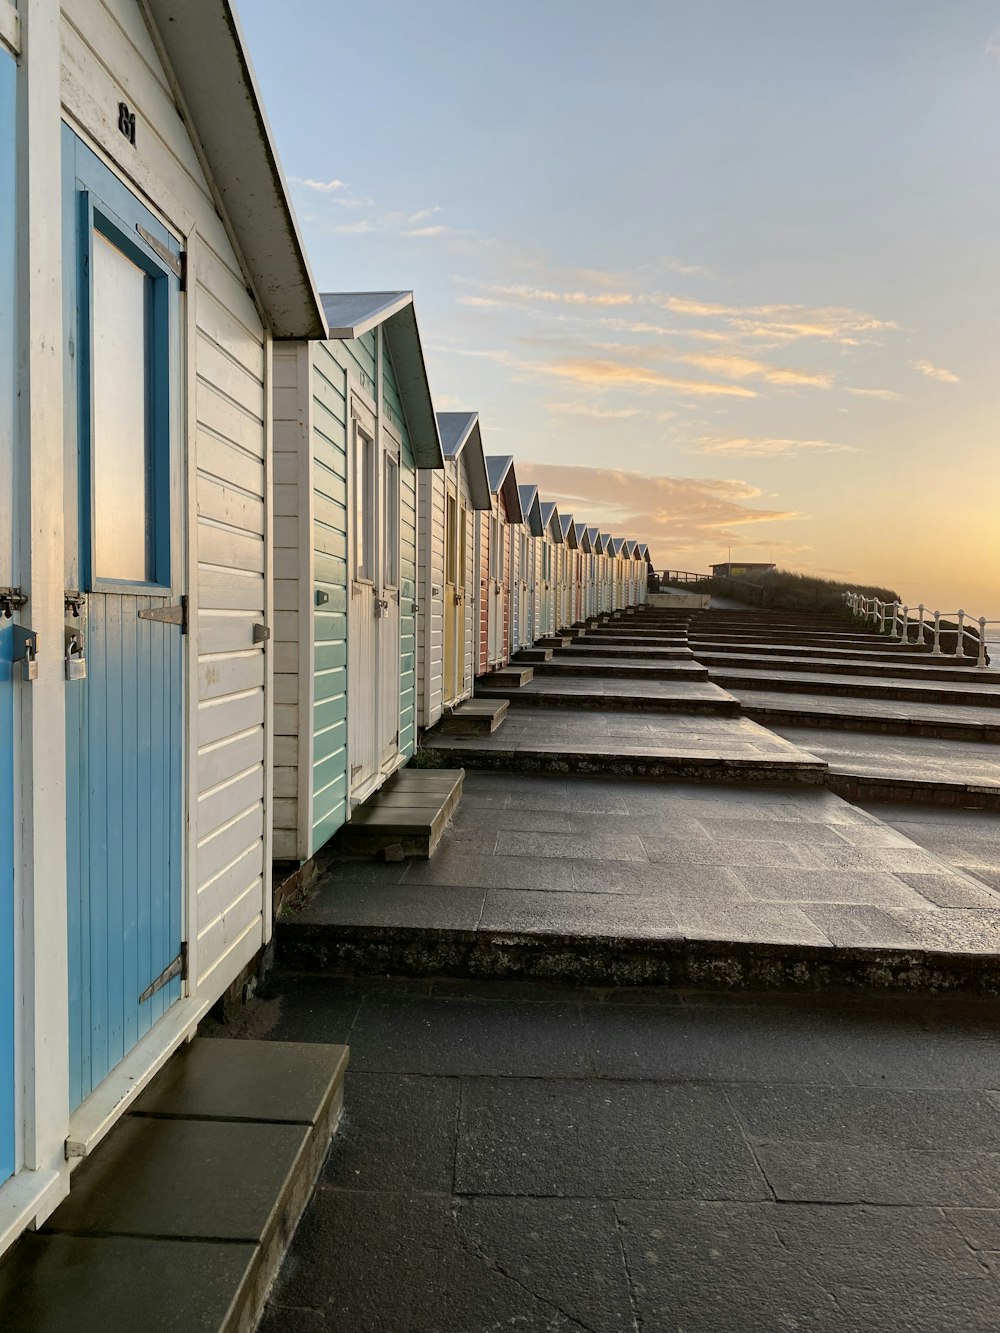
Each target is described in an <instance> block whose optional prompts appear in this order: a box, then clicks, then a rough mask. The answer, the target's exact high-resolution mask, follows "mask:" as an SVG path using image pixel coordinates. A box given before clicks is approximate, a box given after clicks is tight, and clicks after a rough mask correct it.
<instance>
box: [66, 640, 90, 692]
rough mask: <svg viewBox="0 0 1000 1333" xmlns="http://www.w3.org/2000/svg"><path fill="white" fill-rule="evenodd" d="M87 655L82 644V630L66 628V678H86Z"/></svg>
mask: <svg viewBox="0 0 1000 1333" xmlns="http://www.w3.org/2000/svg"><path fill="white" fill-rule="evenodd" d="M86 678H87V657H86V653H85V650H84V645H83V632H82V631H81V630H79V629H67V630H66V679H67V680H86Z"/></svg>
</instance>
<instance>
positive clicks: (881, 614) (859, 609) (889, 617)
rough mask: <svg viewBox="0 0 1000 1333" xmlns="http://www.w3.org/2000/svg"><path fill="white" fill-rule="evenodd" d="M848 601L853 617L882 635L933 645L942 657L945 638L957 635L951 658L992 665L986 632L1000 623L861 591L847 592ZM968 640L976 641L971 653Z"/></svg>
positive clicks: (845, 595) (932, 651) (907, 641)
mask: <svg viewBox="0 0 1000 1333" xmlns="http://www.w3.org/2000/svg"><path fill="white" fill-rule="evenodd" d="M844 601H845V602H846V603H847V606H848V609H849V610H850V611H851V612H852V614H854V615H856V616H858V617H859V618H860V619H862V620H870V621H872V622H873V623H874V624H875V625H877V626H878V630H879V633H880V634H887V635H888V636H889V637H890V638H891V639H895V640H896V641H897V642H898V643H914V644H918V645H919V646H920V647H926V646H927V643H928V642H930V645H931V653H932V654H934V655H936V656H938V657H941V656H944V655H945V654H944V653H943V650H942V648H941V640H942V638H943V637H944V636H945V635H949V634H954V635H955V648H954V651H949V653H948V654H947V656H949V657H975V658H976V659H977V660H976V666H977V667H983V668H985V667H987V666H988V665H989V663H988V662H987V660H986V647H987V634H986V631H987V630H988V629H989V628H990V626H994V625H995V626H1000V620H987V619H986V617H985V616H979V617H978V618H976V617H975V616H970V615H969V614H968V612H967V611H962V610H959V611H931V610H929V609H928V608H927V607H926V606H924V604H923V602H921V603H920V605H919V606H904V605H903V604H902V602H899V601H895V602H883V601H882V600H881V598H879V597H865V596H864V595H863V594H862V593H859V592H845V593H844ZM928 636H929V638H928ZM968 639H971V641H972V651H971V652H966V640H968Z"/></svg>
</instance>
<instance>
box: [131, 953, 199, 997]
mask: <svg viewBox="0 0 1000 1333" xmlns="http://www.w3.org/2000/svg"><path fill="white" fill-rule="evenodd" d="M187 974H188V947H187V940H185V941H184V942H183V944H182V945H181V951H180V953H179V954H178V955H177V957H176V958H175V959H174V960H173V962H172V963H168V964H167V966H166V967H165V968H164V969H163V971H162V972H161V973H160V975H159V976H158V977H157V978H156V980H155V981H152V982H150V984H149V985H148V986H147V987H146V989H145V990H144V991H143V992H142V994H141V995H140V996H139V1003H140V1004H145V1003H146V1001H147V1000H148V999H150V997H151V996H153V995H155V994H156V992H157V991H158V990H162V989H163V987H164V986H166V985H167V983H168V982H170V981H173V979H174V977H180V979H181V981H187Z"/></svg>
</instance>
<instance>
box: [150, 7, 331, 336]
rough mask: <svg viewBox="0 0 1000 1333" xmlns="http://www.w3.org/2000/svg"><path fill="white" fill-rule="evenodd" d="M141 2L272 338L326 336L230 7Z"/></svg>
mask: <svg viewBox="0 0 1000 1333" xmlns="http://www.w3.org/2000/svg"><path fill="white" fill-rule="evenodd" d="M143 3H144V6H145V11H146V15H147V18H148V21H149V24H150V27H151V29H152V32H153V36H154V40H155V41H156V42H157V44H158V45H159V47H160V48H161V53H162V55H163V57H164V58H165V61H166V64H167V67H168V72H169V74H170V76H171V77H172V79H173V80H174V81H175V82H176V85H177V91H178V93H179V94H180V100H181V102H182V103H183V107H182V114H184V115H185V118H190V121H191V122H193V123H192V124H190V125H189V126H188V128H189V130H190V132H191V133H192V135H193V137H194V140H195V143H196V145H197V146H198V148H199V150H200V152H201V153H202V154H203V157H204V160H205V163H206V165H207V167H208V169H209V184H210V186H211V188H212V189H213V191H214V193H215V195H216V197H217V199H218V202H219V204H220V206H221V209H222V211H223V214H224V217H225V221H226V225H227V226H228V227H229V229H230V232H231V235H232V237H233V240H234V242H235V245H236V248H237V249H238V251H239V254H240V257H241V259H242V262H243V263H244V264H245V265H246V268H247V270H248V272H247V277H248V278H249V280H250V282H251V284H252V286H253V290H254V292H255V294H256V297H257V300H258V302H259V304H260V307H261V311H262V314H263V316H264V318H265V319H266V321H267V325H268V327H269V329H270V331H271V333H272V335H273V336H274V337H275V338H280V339H287V338H323V337H325V336H326V321H325V320H324V318H323V308H322V306H321V304H320V300H319V297H318V295H317V292H316V283H315V281H314V279H313V275H312V270H311V269H310V267H309V259H308V257H307V255H306V248H305V243H304V242H303V239H302V234H301V232H300V230H299V224H298V220H297V218H296V216H295V211H294V209H293V207H292V202H291V198H290V195H289V191H288V185H287V182H286V181H285V176H284V172H283V171H282V169H281V163H280V161H279V160H278V153H277V149H276V147H275V142H274V136H273V134H272V133H271V127H270V125H269V124H268V120H267V115H266V113H265V111H264V103H263V99H262V97H261V94H260V89H259V88H258V86H257V78H256V75H255V74H254V71H253V66H252V65H251V63H250V57H249V54H248V52H247V45H246V41H245V40H244V37H243V31H242V28H241V26H240V22H239V18H238V17H237V15H236V11H235V9H234V8H233V5H232V4H231V3H230V0H143Z"/></svg>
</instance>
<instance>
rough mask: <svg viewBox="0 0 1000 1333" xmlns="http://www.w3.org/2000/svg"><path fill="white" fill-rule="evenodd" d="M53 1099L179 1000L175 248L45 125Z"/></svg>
mask: <svg viewBox="0 0 1000 1333" xmlns="http://www.w3.org/2000/svg"><path fill="white" fill-rule="evenodd" d="M63 135H64V138H63V205H64V234H65V246H66V256H65V257H66V265H65V270H66V275H67V276H66V306H67V308H66V352H67V365H68V367H69V370H68V374H69V379H70V383H69V386H68V387H69V392H68V393H67V422H66V434H67V440H68V449H67V460H68V463H67V484H68V486H69V487H71V488H73V489H75V493H76V496H77V500H78V503H77V505H76V506H75V513H74V514H73V518H72V522H71V520H70V516H69V511H70V510H71V509H72V508H73V506H72V504H71V501H70V499H69V496H67V531H68V533H69V534H70V535H69V536H68V538H67V561H66V580H67V581H66V590H67V599H66V613H67V614H66V628H65V633H66V644H65V650H66V674H67V683H66V712H67V765H68V809H67V834H68V884H69V986H70V1093H71V1106H73V1107H75V1106H77V1105H78V1104H79V1103H80V1102H81V1101H83V1099H84V1098H85V1097H86V1096H87V1095H88V1094H89V1093H90V1092H91V1091H92V1090H93V1089H94V1088H95V1087H96V1086H97V1084H99V1083H100V1082H101V1080H102V1079H103V1078H104V1077H105V1075H107V1074H108V1073H109V1072H110V1071H111V1070H112V1069H113V1068H114V1067H115V1066H116V1065H117V1064H118V1063H119V1062H120V1061H121V1060H122V1059H123V1058H124V1057H125V1056H126V1055H127V1054H128V1053H129V1051H130V1050H131V1049H132V1048H133V1047H134V1046H135V1045H136V1043H137V1042H138V1041H139V1040H140V1039H141V1038H142V1037H143V1036H144V1035H145V1033H146V1032H148V1031H149V1029H150V1028H151V1027H152V1025H153V1024H154V1023H155V1022H156V1020H157V1019H158V1018H159V1017H160V1016H161V1015H162V1014H163V1013H164V1012H165V1011H166V1009H167V1008H168V1007H169V1006H170V1005H171V1004H173V1003H174V1002H175V1001H176V1000H178V999H179V998H180V995H181V986H182V976H183V969H184V950H183V948H182V934H183V912H182V906H183V900H182V892H183V873H182V854H183V837H182V825H183V802H182V784H183V740H182V737H183V699H182V678H183V672H182V639H181V635H182V633H183V632H184V628H185V625H184V602H183V599H182V598H181V597H180V586H179V585H180V577H181V568H182V565H181V557H182V555H183V541H182V536H181V534H182V531H183V527H182V522H181V516H180V505H179V485H178V480H179V474H178V457H179V449H178V447H177V436H178V427H179V424H180V413H179V395H178V383H179V381H178V376H179V369H180V357H179V352H178V348H179V311H178V307H179V290H180V284H179V276H178V275H179V272H180V260H179V254H180V247H179V245H178V243H177V242H176V240H175V239H174V238H173V237H171V236H170V234H169V232H168V231H167V230H166V228H165V227H164V226H163V225H162V224H161V223H160V222H158V221H157V220H156V218H154V217H153V215H152V214H151V213H150V212H148V210H147V209H146V208H144V207H143V206H142V204H140V203H139V201H138V199H137V198H136V197H135V196H134V195H133V194H132V193H131V192H130V191H129V190H128V189H127V188H126V187H125V186H124V185H123V184H122V182H121V181H119V180H118V179H117V177H115V176H114V175H113V174H112V173H111V172H110V171H108V169H107V168H106V167H105V166H104V165H103V164H102V163H101V162H100V161H98V159H97V158H96V157H95V156H94V155H93V153H91V152H90V151H89V149H87V148H86V147H85V146H84V145H83V144H82V143H81V142H80V140H79V139H78V138H77V137H76V136H75V135H74V134H73V133H72V131H70V130H69V129H68V128H66V127H64V130H63Z"/></svg>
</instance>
